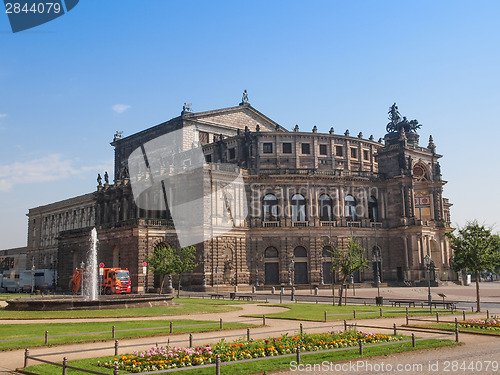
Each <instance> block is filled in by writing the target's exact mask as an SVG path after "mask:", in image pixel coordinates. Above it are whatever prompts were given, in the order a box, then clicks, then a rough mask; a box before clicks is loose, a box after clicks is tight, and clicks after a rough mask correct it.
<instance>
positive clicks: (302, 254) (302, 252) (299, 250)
mask: <svg viewBox="0 0 500 375" xmlns="http://www.w3.org/2000/svg"><path fill="white" fill-rule="evenodd" d="M293 255H294V256H295V257H296V258H307V250H306V248H305V247H304V246H297V247H296V248H295V250H294V251H293Z"/></svg>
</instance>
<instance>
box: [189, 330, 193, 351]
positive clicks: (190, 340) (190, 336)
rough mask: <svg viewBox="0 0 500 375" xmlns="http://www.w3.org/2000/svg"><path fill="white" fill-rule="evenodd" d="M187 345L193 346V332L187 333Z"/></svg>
mask: <svg viewBox="0 0 500 375" xmlns="http://www.w3.org/2000/svg"><path fill="white" fill-rule="evenodd" d="M189 347H190V348H192V347H193V334H192V333H190V334H189Z"/></svg>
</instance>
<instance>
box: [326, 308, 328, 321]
mask: <svg viewBox="0 0 500 375" xmlns="http://www.w3.org/2000/svg"><path fill="white" fill-rule="evenodd" d="M327 315H328V314H327V312H326V310H325V322H326V316H327Z"/></svg>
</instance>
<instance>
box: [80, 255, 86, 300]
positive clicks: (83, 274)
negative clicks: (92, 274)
mask: <svg viewBox="0 0 500 375" xmlns="http://www.w3.org/2000/svg"><path fill="white" fill-rule="evenodd" d="M84 268H85V263H84V262H82V263H80V269H81V270H82V274H81V275H82V276H81V278H82V296H83V295H84V293H83V287H84V285H83V283H84V282H85V272H84Z"/></svg>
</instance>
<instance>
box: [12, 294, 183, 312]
mask: <svg viewBox="0 0 500 375" xmlns="http://www.w3.org/2000/svg"><path fill="white" fill-rule="evenodd" d="M172 299H173V295H172V294H163V295H161V294H160V295H145V294H124V295H112V296H99V298H98V299H96V300H95V301H92V300H86V299H84V298H83V297H81V296H68V297H54V298H19V299H11V300H7V306H6V307H5V310H11V311H55V310H103V309H130V308H136V307H153V306H171V305H173V304H174V303H173V302H172Z"/></svg>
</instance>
